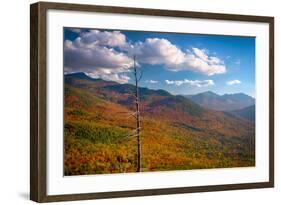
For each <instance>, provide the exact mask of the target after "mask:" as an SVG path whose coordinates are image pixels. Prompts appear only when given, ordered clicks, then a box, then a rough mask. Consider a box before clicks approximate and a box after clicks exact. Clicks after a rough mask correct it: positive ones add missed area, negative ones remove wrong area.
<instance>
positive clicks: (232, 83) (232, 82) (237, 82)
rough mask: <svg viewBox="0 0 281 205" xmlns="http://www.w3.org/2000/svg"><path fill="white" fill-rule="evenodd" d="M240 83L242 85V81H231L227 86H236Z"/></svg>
mask: <svg viewBox="0 0 281 205" xmlns="http://www.w3.org/2000/svg"><path fill="white" fill-rule="evenodd" d="M240 83H242V82H241V81H240V80H230V81H227V82H226V84H227V85H236V84H240Z"/></svg>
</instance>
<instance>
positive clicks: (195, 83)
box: [165, 79, 215, 88]
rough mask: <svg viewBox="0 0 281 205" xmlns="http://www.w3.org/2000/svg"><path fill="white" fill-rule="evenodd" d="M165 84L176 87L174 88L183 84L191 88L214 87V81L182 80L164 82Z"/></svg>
mask: <svg viewBox="0 0 281 205" xmlns="http://www.w3.org/2000/svg"><path fill="white" fill-rule="evenodd" d="M165 82H166V83H167V84H168V85H176V86H180V85H183V84H188V85H191V86H195V87H199V88H200V87H208V86H212V85H214V84H215V83H214V81H213V80H188V79H184V80H165Z"/></svg>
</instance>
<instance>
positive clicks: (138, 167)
mask: <svg viewBox="0 0 281 205" xmlns="http://www.w3.org/2000/svg"><path fill="white" fill-rule="evenodd" d="M134 77H135V86H136V89H135V106H136V114H135V116H136V131H137V133H136V136H137V141H138V161H137V172H141V138H140V133H141V126H140V108H139V107H140V99H139V87H138V84H139V81H140V80H141V78H142V74H141V75H140V76H138V72H137V67H136V56H135V55H134Z"/></svg>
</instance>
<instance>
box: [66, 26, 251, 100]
mask: <svg viewBox="0 0 281 205" xmlns="http://www.w3.org/2000/svg"><path fill="white" fill-rule="evenodd" d="M133 55H136V60H137V63H138V69H140V70H142V72H143V77H142V80H141V83H140V84H141V86H143V87H149V88H152V89H165V90H167V91H169V92H171V93H172V94H195V93H200V92H204V91H209V90H211V91H213V92H215V93H218V94H225V93H238V92H243V93H246V94H248V95H251V96H255V38H254V37H241V36H220V35H201V34H186V33H184V34H180V33H160V32H141V31H114V30H101V29H73V28H65V29H64V62H65V64H64V72H66V73H68V72H79V71H82V72H85V73H87V74H88V75H89V76H91V77H94V78H103V79H105V80H114V81H116V82H119V83H133V75H132V72H131V68H132V62H133V61H132V56H133Z"/></svg>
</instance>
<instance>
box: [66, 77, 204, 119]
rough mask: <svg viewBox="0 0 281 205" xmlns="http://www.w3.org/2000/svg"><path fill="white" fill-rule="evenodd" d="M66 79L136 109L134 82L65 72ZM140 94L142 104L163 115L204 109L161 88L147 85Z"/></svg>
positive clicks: (104, 97) (196, 111) (196, 114)
mask: <svg viewBox="0 0 281 205" xmlns="http://www.w3.org/2000/svg"><path fill="white" fill-rule="evenodd" d="M64 80H65V83H66V84H69V85H71V86H74V87H77V88H82V89H86V90H87V91H90V92H92V93H93V94H94V95H96V96H99V97H101V98H103V99H105V100H108V101H111V102H113V103H117V104H120V105H123V106H126V107H127V108H129V109H134V106H135V103H134V97H133V94H134V92H135V86H134V85H132V84H119V83H117V82H113V81H105V80H102V79H93V78H91V77H89V76H87V75H86V74H85V73H71V74H65V75H64ZM139 95H140V100H141V102H142V105H143V106H144V107H145V109H146V111H149V113H154V114H157V115H162V114H164V113H162V112H161V109H162V110H165V112H166V113H175V112H179V113H180V112H183V113H186V114H188V115H190V116H199V115H200V114H201V113H203V112H204V109H203V108H202V107H201V106H200V105H198V104H196V103H194V102H193V101H192V100H189V99H187V98H185V97H183V96H181V95H177V96H175V95H172V94H170V93H169V92H167V91H165V90H162V89H159V90H153V89H149V88H145V87H139Z"/></svg>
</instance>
